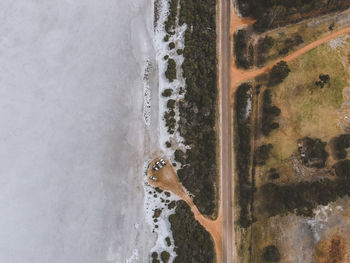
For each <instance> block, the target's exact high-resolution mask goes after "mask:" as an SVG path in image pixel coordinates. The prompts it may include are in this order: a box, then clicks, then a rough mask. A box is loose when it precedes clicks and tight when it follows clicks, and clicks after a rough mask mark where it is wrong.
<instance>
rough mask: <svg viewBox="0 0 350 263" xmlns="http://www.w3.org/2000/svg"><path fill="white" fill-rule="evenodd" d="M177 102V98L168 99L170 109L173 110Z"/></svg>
mask: <svg viewBox="0 0 350 263" xmlns="http://www.w3.org/2000/svg"><path fill="white" fill-rule="evenodd" d="M175 103H176V100H173V99H170V100H168V102H167V104H166V106H167V107H168V109H171V110H173V109H174V108H175Z"/></svg>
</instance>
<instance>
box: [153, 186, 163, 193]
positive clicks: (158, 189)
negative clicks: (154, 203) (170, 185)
mask: <svg viewBox="0 0 350 263" xmlns="http://www.w3.org/2000/svg"><path fill="white" fill-rule="evenodd" d="M154 190H156V191H157V192H158V193H163V190H162V189H160V188H159V187H156V188H154Z"/></svg>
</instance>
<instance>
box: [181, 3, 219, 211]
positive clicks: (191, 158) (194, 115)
mask: <svg viewBox="0 0 350 263" xmlns="http://www.w3.org/2000/svg"><path fill="white" fill-rule="evenodd" d="M180 6H181V8H180V17H179V23H180V24H183V23H186V24H187V29H186V32H185V48H184V50H183V56H184V58H185V60H184V62H183V64H182V69H183V76H184V77H185V79H186V92H185V95H184V101H183V102H182V103H179V104H180V105H179V111H180V121H179V132H180V134H181V136H182V137H183V138H184V141H185V144H186V145H190V146H191V149H189V150H188V151H187V152H186V155H187V157H186V164H188V165H186V167H188V166H189V167H191V169H192V171H193V173H194V175H193V176H191V177H190V176H180V175H181V174H182V175H184V174H187V172H188V171H186V170H185V171H182V169H185V168H181V169H179V170H178V175H179V177H180V180H181V182H182V184H183V185H184V186H185V187H186V189H187V190H188V191H189V192H191V193H193V194H194V203H195V204H196V205H197V207H198V209H199V211H200V212H201V213H203V214H206V215H211V214H213V213H214V211H215V205H216V189H215V186H214V185H215V182H216V132H215V117H216V98H217V89H216V25H215V22H216V21H215V19H216V18H215V16H216V1H215V0H181V2H180Z"/></svg>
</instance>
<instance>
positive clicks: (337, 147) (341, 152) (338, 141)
mask: <svg viewBox="0 0 350 263" xmlns="http://www.w3.org/2000/svg"><path fill="white" fill-rule="evenodd" d="M330 144H331V146H332V155H333V158H335V159H337V160H340V159H345V158H346V156H347V152H346V149H347V148H349V147H350V134H342V135H340V136H338V137H335V138H333V139H332V140H331V143H330Z"/></svg>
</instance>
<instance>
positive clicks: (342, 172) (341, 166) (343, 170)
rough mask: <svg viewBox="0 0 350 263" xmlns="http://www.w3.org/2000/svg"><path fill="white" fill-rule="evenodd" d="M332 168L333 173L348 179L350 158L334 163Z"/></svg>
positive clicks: (349, 176) (349, 175)
mask: <svg viewBox="0 0 350 263" xmlns="http://www.w3.org/2000/svg"><path fill="white" fill-rule="evenodd" d="M333 168H334V169H335V174H336V175H337V176H338V177H340V178H345V179H349V178H350V160H343V161H340V162H338V163H336V164H335V165H334V166H333Z"/></svg>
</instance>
